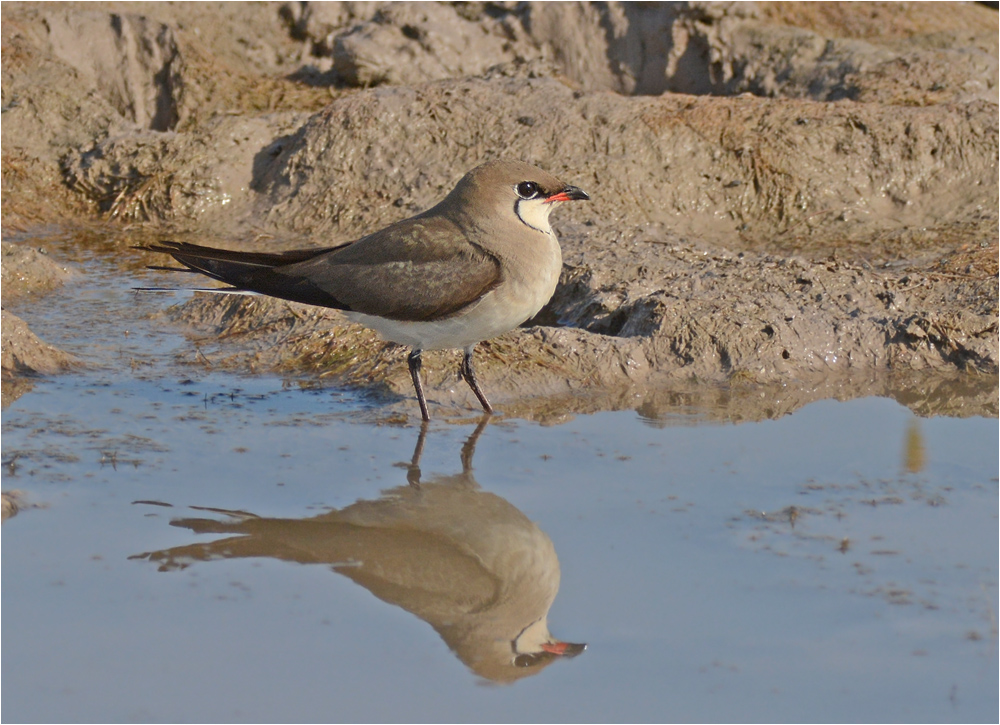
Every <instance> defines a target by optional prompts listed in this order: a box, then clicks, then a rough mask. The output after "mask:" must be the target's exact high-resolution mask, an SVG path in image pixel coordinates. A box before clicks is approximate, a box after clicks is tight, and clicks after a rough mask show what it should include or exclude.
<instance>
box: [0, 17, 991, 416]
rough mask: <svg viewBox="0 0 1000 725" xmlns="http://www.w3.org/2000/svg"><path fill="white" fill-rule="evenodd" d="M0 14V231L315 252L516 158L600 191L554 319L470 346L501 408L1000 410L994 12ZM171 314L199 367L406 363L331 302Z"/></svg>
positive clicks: (394, 387)
mask: <svg viewBox="0 0 1000 725" xmlns="http://www.w3.org/2000/svg"><path fill="white" fill-rule="evenodd" d="M2 13H3V18H2V19H3V25H2V33H3V38H2V52H3V56H2V60H3V62H2V102H3V149H2V151H3V206H2V223H3V232H4V238H5V240H10V239H14V240H15V241H17V240H29V241H30V239H31V238H32V237H33V236H35V235H37V234H38V233H39V232H40V230H47V229H51V228H52V227H54V226H56V227H61V228H73V227H90V228H94V229H98V230H103V231H101V232H100V233H101V234H104V235H105V236H106V237H107V238H109V239H111V240H112V241H113V245H115V246H116V248H118V249H120V250H122V251H121V252H120V253H121V256H122V257H123V259H124V258H125V257H127V256H128V255H126V253H125V252H124V248H125V247H126V246H128V245H129V244H131V243H133V242H134V241H135V240H136V239H141V238H148V237H150V236H154V235H156V236H162V235H165V234H169V235H171V236H172V237H174V238H181V239H195V240H198V241H202V242H208V243H213V244H219V245H223V246H232V247H239V246H245V247H247V248H256V249H265V248H266V249H285V248H290V247H294V246H319V245H328V244H331V243H333V242H336V241H345V240H350V239H353V238H356V237H358V236H360V235H362V234H364V233H366V232H368V231H371V230H373V229H376V228H378V227H380V226H382V225H384V224H386V223H389V222H391V221H394V220H396V219H400V218H403V217H406V216H409V215H411V214H413V213H416V212H418V211H421V210H422V209H425V208H427V207H428V206H429V205H431V204H433V203H434V202H436V201H437V200H439V199H440V198H441V196H443V194H444V193H446V192H447V190H448V189H450V188H451V186H452V185H453V184H454V182H455V181H456V180H457V179H458V178H459V177H460V176H461V175H462V174H463V173H464V172H465V171H467V170H468V169H469V168H472V167H473V166H475V165H477V164H478V163H481V162H483V161H486V160H489V159H492V158H498V157H517V158H523V159H525V160H527V161H529V162H531V163H534V164H537V165H539V166H542V167H544V168H546V169H547V170H549V171H551V172H553V173H555V174H557V175H559V176H560V177H561V178H563V179H564V180H566V181H568V182H570V183H574V184H577V185H579V186H581V187H583V188H584V189H586V190H587V191H588V192H589V193H590V195H591V197H592V199H593V201H592V202H591V203H589V204H587V205H577V206H575V207H574V208H573V209H571V210H567V211H565V212H560V214H559V215H558V218H557V219H555V225H556V228H557V231H558V233H559V235H560V239H561V241H562V243H563V248H564V257H565V262H566V264H565V268H564V273H563V277H562V280H561V283H560V286H559V289H558V290H557V292H556V295H555V297H554V298H553V300H552V302H551V303H550V305H549V306H548V307H547V308H546V309H545V310H543V312H542V313H541V314H540V315H539V317H538V319H536V320H535V321H534V323H535V324H534V325H532V326H528V327H526V328H524V329H520V330H516V331H514V332H511V333H509V334H507V335H504V336H501V337H500V338H498V339H496V340H494V341H490V342H487V343H484V344H483V345H482V346H481V349H480V352H479V356H478V357H479V359H480V360H481V362H480V364H479V367H480V372H481V376H482V378H483V382H484V385H485V386H486V388H487V390H489V391H490V394H491V397H493V398H494V399H495V400H496V402H498V403H500V404H501V405H502V406H503V408H504V410H505V412H507V413H508V414H515V415H524V416H527V417H538V418H549V417H558V413H556V412H555V411H558V410H560V409H561V410H573V411H583V410H597V409H602V408H607V407H623V406H628V405H629V401H634V400H635V399H636V398H637V397H642V398H643V399H644V400H656V399H659V398H658V397H657V396H661V397H662V399H663V400H664V401H668V400H672V399H674V398H672V397H671V396H675V397H676V396H677V395H688V396H693V397H694V398H699V399H702V398H709V397H712V396H718V395H724V396H726V397H727V400H731V401H740V400H742V401H744V402H745V403H746V408H745V409H735V408H734V409H732V410H731V411H730V412H731V413H732V414H733V415H734V416H735V417H740V416H746V417H754V418H756V417H762V416H768V415H777V414H781V412H782V410H784V409H785V408H786V407H787V406H789V405H790V406H792V409H794V406H795V405H798V404H802V402H808V400H810V399H815V398H816V397H826V396H829V395H833V396H842V397H853V396H859V395H870V394H890V395H896V397H897V398H900V399H902V398H908V399H911V400H912V401H914V402H913V407H914V408H915V409H917V410H920V409H921V408H923V412H925V413H931V412H948V413H950V414H973V413H978V414H986V415H996V414H997V402H996V400H997V395H996V380H997V359H998V347H1000V346H998V324H997V320H998V313H997V309H998V306H997V301H998V284H997V258H998V232H997V225H998V186H997V184H998V169H997V158H998V113H997V65H998V61H997V57H998V54H997V13H996V11H994V10H990V9H988V8H985V7H983V6H979V5H974V4H964V3H963V4H952V3H949V4H937V3H851V4H827V3H815V4H814V3H733V4H730V3H681V4H676V5H670V6H667V5H659V4H635V5H632V4H626V3H621V4H619V3H607V4H588V3H560V4H527V5H526V6H521V5H516V4H506V3H463V4H456V5H450V4H433V5H432V4H420V5H408V4H385V3H257V4H253V5H243V4H226V3H187V4H169V3H60V4H58V5H47V4H43V3H4V5H3V10H2ZM26 243H27V242H26V241H18V242H17V243H15V244H13V245H6V244H5V245H4V252H3V255H4V256H3V270H4V272H3V274H4V278H3V282H4V285H3V287H4V305H5V307H7V306H8V305H10V306H11V307H12V309H14V310H16V309H17V305H18V304H20V303H23V302H19V301H18V300H22V301H23V300H24V299H26V297H24V295H30V296H31V297H30V299H32V300H41V299H43V297H42V295H43V294H44V289H47V288H51V286H52V285H53V284H57V283H58V281H59V280H60V279H61V277H62V273H61V272H58V268H59V266H60V265H58V264H52V262H51V260H50V259H48V258H46V257H45V256H44V255H38V254H36V253H33V252H32V251H31V250H30V249H27V248H26V247H25V244H26ZM144 261H148V263H157V262H159V261H161V260H157V259H155V258H154V256H153V255H149V257H148V259H146V260H144ZM134 262H135V260H134V258H130V259H129V262H128V264H130V265H132V266H134ZM125 264H126V263H125V262H123V268H125V266H124V265H125ZM183 281H185V280H181V282H183ZM169 315H170V317H171V319H173V320H175V321H177V322H178V323H183V324H184V325H188V326H189V329H190V331H191V334H192V335H193V336H195V337H197V338H199V339H200V342H199V344H198V345H197V347H196V346H192V350H191V354H190V360H191V362H192V363H193V364H199V365H211V366H213V367H220V366H221V367H232V368H234V369H238V370H248V369H258V370H259V369H278V370H285V371H296V372H303V371H305V372H308V373H309V374H316V375H323V376H325V377H326V378H328V379H332V380H334V381H342V382H345V383H350V384H355V385H361V386H364V387H366V388H370V389H372V390H374V391H376V392H383V393H386V394H387V395H389V396H399V395H403V396H408V395H409V391H408V389H409V381H408V377H407V375H406V372H405V366H403V365H402V364H401V363H402V360H403V356H404V354H405V351H402V350H400V349H398V348H396V347H394V346H391V345H387V344H385V343H382V342H381V341H379V340H378V339H377V338H376V337H375V336H374V335H373V334H371V333H369V332H367V331H364V330H362V329H361V328H358V327H356V326H353V325H349V324H347V323H346V322H345V321H344V320H343V319H342V318H341V317H340V316H339V315H338V314H336V313H331V312H328V311H325V310H317V309H310V308H305V307H302V306H296V305H290V304H286V303H280V302H271V301H267V300H260V299H232V298H222V299H219V298H215V297H197V298H195V299H194V300H193V301H192V302H191V303H189V304H186V305H183V306H182V307H180V308H179V309H175V310H171V311H170V312H169ZM3 353H4V354H3V368H4V399H5V401H7V400H8V399H9V397H10V396H9V395H8V391H16V388H15V383H14V382H13V381H15V379H17V378H20V377H21V376H23V375H24V374H25V373H32V372H34V373H53V372H55V371H57V370H59V369H64V368H65V367H66V366H67V365H68V364H69V359H68V358H67V357H66V356H65V355H64V354H62V353H60V352H59V351H57V350H55V349H53V348H51V347H49V346H46V345H45V344H44V343H42V342H41V341H39V340H37V338H35V337H34V336H33V335H31V333H30V331H29V330H27V328H26V327H25V326H23V323H22V322H20V321H19V320H18V319H17V318H15V317H14V316H13V315H12V314H10V313H8V312H7V311H6V310H5V312H4V319H3ZM453 358H454V359H453ZM457 362H458V361H457V357H456V356H454V355H448V354H446V353H440V354H432V355H428V356H427V364H426V365H425V372H426V374H427V375H428V387H429V388H430V390H429V397H430V399H431V401H432V404H434V405H437V406H452V407H456V408H458V407H463V406H467V405H469V404H470V402H473V401H471V396H470V395H467V393H466V391H465V390H464V388H463V386H461V385H457V384H456V382H457V375H456V370H457ZM706 382H707V383H710V384H711V386H709V387H705V386H704V383H706ZM720 386H721V387H720ZM972 389H975V390H976V391H978V392H975V393H971V394H966V395H965V396H963V395H962V394H961V393H959V392H958V391H962V390H972ZM917 390H922V391H925V392H926V391H927V390H935V391H937V392H935V393H934V394H931V395H919V394H915V393H914V391H917ZM946 390H947V391H952V392H951V395H953V396H957V397H954V399H953V401H952V402H951V403H942V402H941V400H942V399H941V391H946ZM656 391H660V392H656ZM699 391H701V392H699ZM719 391H722V392H721V393H720V392H719ZM16 394H17V393H16V392H11V395H16ZM751 401H752V402H751ZM792 401H795V402H792ZM917 401H923V402H917ZM664 405H666V403H664ZM653 407H654V408H655V407H656V405H655V404H654V405H653ZM408 409H409V406H408V405H407V407H406V410H408ZM741 411H742V412H741ZM786 412H787V411H786ZM656 414H657V413H656V411H655V410H654V411H651V415H652V416H653V417H655V415H656Z"/></svg>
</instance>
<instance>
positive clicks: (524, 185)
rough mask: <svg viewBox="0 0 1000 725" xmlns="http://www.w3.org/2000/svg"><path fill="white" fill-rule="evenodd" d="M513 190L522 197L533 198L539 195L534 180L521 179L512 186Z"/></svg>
mask: <svg viewBox="0 0 1000 725" xmlns="http://www.w3.org/2000/svg"><path fill="white" fill-rule="evenodd" d="M514 191H516V192H517V195H518V196H519V197H521V198H522V199H534V198H535V197H536V196H538V195H539V193H541V189H539V188H538V184H536V183H535V182H534V181H522V182H521V183H520V184H518V185H517V186H516V187H514Z"/></svg>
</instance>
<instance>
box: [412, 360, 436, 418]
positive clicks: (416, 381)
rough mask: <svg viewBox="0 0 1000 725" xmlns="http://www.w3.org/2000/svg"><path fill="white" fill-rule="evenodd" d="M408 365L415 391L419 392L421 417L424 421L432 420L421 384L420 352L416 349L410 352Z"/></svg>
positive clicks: (418, 399) (418, 400)
mask: <svg viewBox="0 0 1000 725" xmlns="http://www.w3.org/2000/svg"><path fill="white" fill-rule="evenodd" d="M406 363H407V365H409V366H410V378H411V379H412V380H413V389H414V390H416V391H417V402H418V403H420V415H421V416H422V417H423V419H424V420H430V419H431V416H430V414H429V413H428V412H427V401H426V400H425V399H424V386H423V385H422V384H421V383H420V350H417V349H416V348H414V349H413V350H412V351H410V356H409V357H408V358H406Z"/></svg>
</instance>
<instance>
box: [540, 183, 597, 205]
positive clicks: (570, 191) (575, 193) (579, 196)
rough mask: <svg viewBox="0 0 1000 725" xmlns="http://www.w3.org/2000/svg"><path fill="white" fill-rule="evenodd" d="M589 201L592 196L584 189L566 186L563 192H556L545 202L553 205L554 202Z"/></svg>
mask: <svg viewBox="0 0 1000 725" xmlns="http://www.w3.org/2000/svg"><path fill="white" fill-rule="evenodd" d="M576 200H579V201H589V200H590V196H588V194H587V192H586V191H584V190H583V189H580V188H578V187H576V186H566V187H563V190H562V191H559V192H556V193H555V194H553V195H552V196H550V197H549V198H548V199H546V200H545V203H546V204H551V203H552V202H554V201H576Z"/></svg>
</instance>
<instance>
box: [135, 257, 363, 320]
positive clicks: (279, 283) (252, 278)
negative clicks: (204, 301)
mask: <svg viewBox="0 0 1000 725" xmlns="http://www.w3.org/2000/svg"><path fill="white" fill-rule="evenodd" d="M136 248H137V249H143V250H146V251H149V252H163V253H165V254H169V255H171V256H172V257H173V258H174V259H175V260H177V261H178V262H179V263H180V264H182V265H183V267H162V266H151V267H150V269H158V270H165V271H172V272H196V273H198V274H203V275H205V276H206V277H211V278H212V279H215V280H218V281H220V282H225V283H226V284H228V285H231V286H230V287H228V288H219V289H208V290H201V291H207V292H222V293H229V294H234V293H235V294H264V295H270V296H271V297H279V298H281V299H286V300H292V301H294V302H306V303H308V304H318V305H323V306H325V307H338V308H340V307H343V306H342V305H341V304H340V303H338V302H337V301H336V300H334V299H332V298H331V297H330V296H329V295H327V294H325V293H321V292H320V291H319V290H317V289H315V288H314V287H313V286H312V285H310V284H308V282H307V281H306V280H303V279H301V278H296V277H295V275H285V274H281V272H280V271H279V270H281V269H282V268H283V267H288V266H289V265H292V264H296V263H298V262H304V261H306V260H309V259H312V258H314V257H318V256H319V255H321V254H326V253H328V252H330V251H332V250H334V249H337V247H327V248H320V249H296V250H292V251H288V252H239V251H235V250H230V249H216V248H214V247H203V246H201V245H198V244H189V243H187V242H171V241H161V242H157V243H155V244H148V245H143V246H138V247H136ZM143 289H147V290H157V289H163V288H143Z"/></svg>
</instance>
